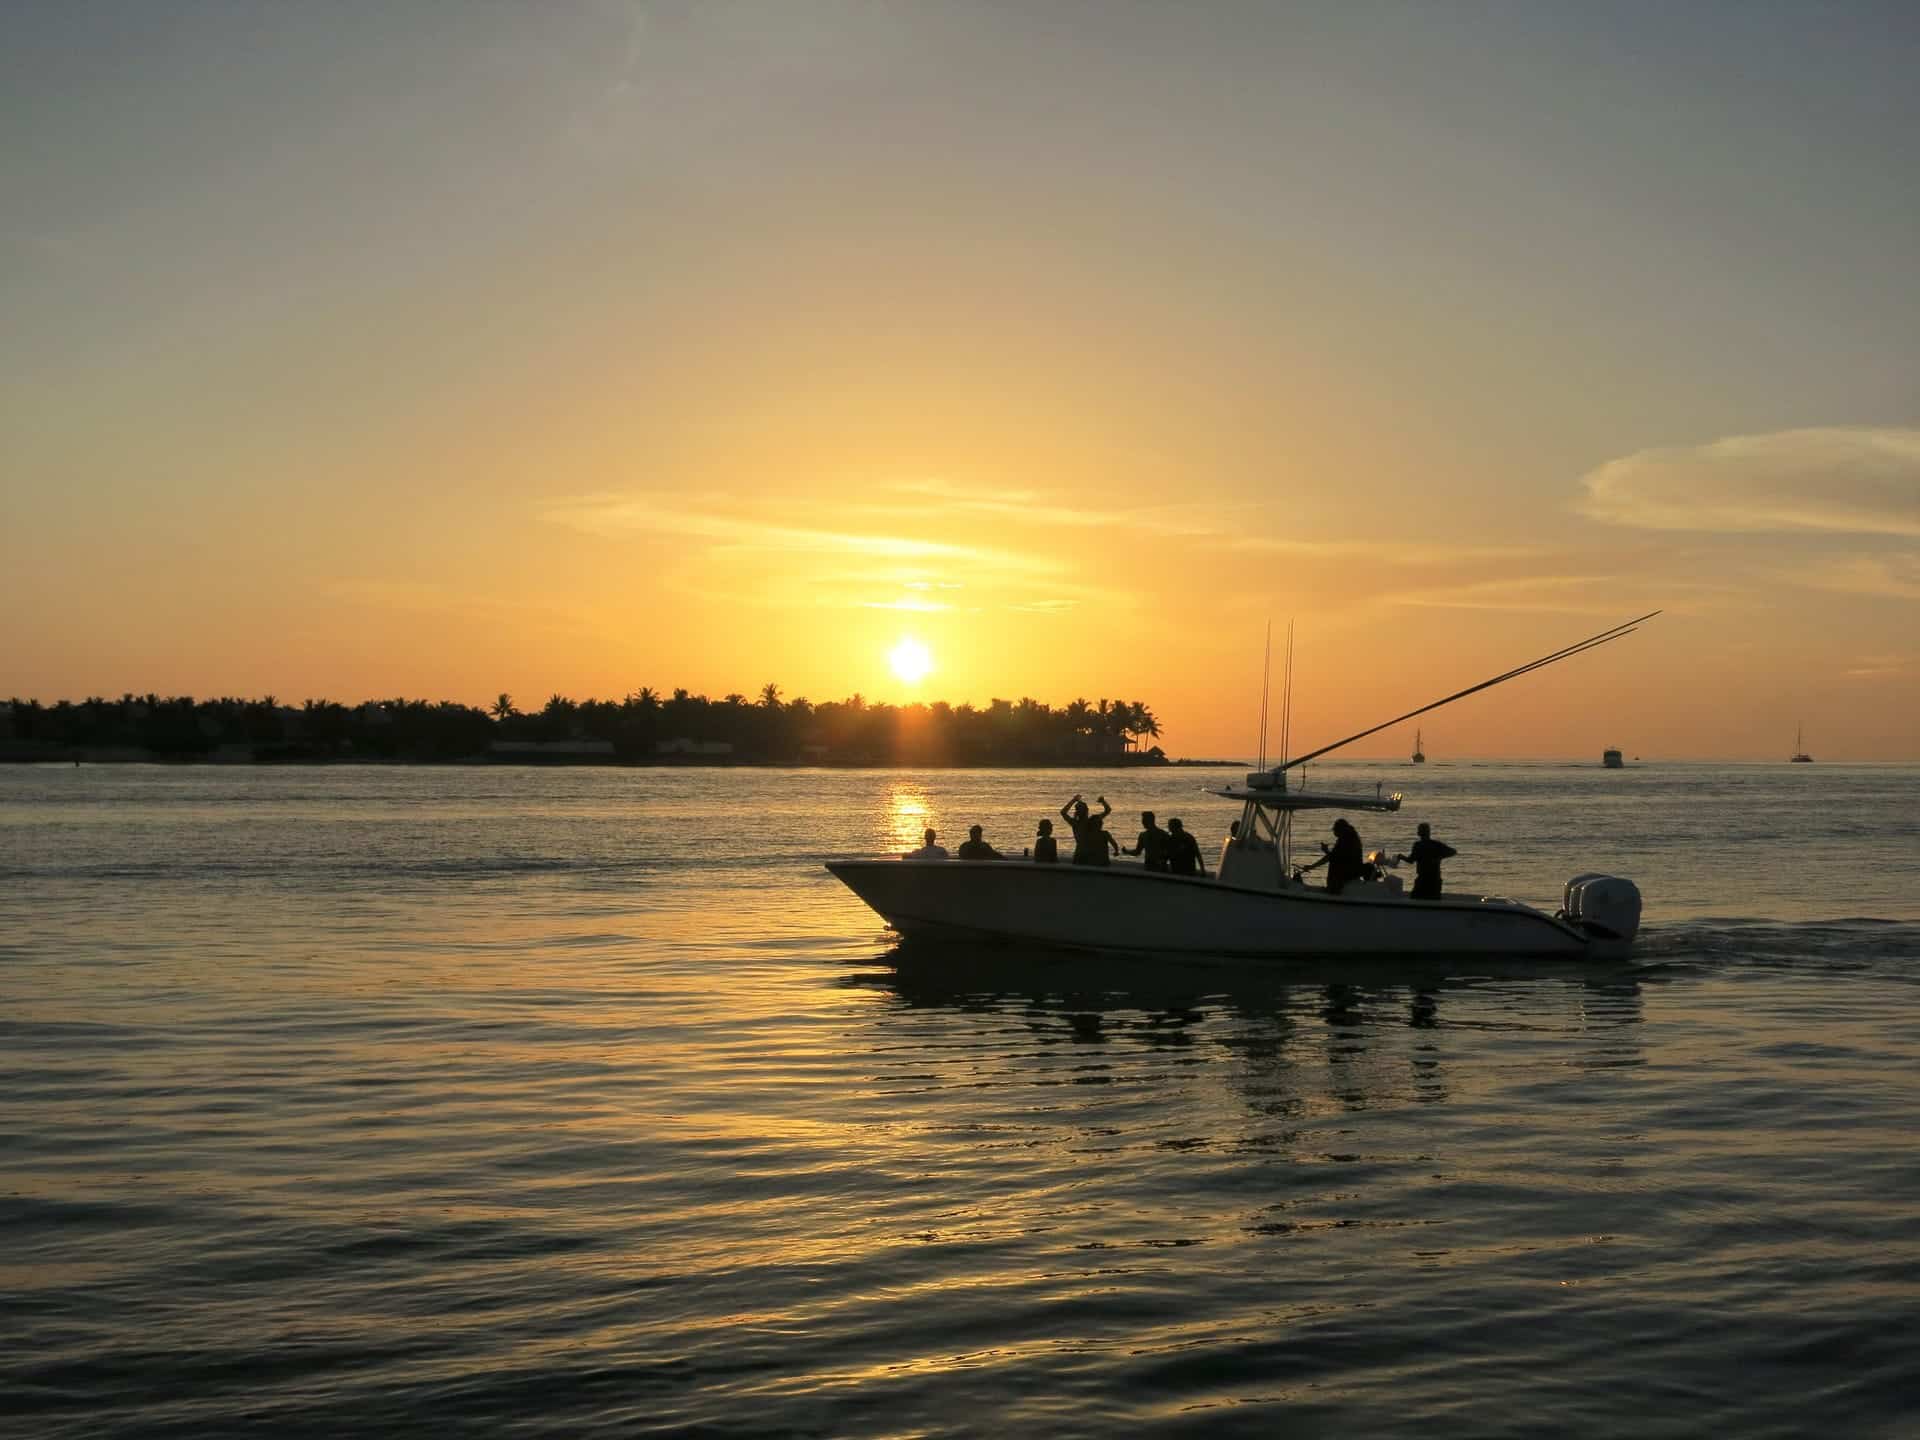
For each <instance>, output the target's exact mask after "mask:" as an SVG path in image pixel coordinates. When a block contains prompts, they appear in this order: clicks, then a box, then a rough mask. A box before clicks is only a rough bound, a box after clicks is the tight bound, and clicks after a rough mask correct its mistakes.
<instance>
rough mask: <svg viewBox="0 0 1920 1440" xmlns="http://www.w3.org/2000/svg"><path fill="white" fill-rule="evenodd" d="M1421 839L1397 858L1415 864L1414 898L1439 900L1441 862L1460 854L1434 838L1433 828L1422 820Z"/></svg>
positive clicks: (1420, 826) (1420, 825) (1419, 828)
mask: <svg viewBox="0 0 1920 1440" xmlns="http://www.w3.org/2000/svg"><path fill="white" fill-rule="evenodd" d="M1418 830H1419V835H1420V838H1419V839H1418V840H1416V841H1414V842H1413V848H1412V849H1410V850H1408V851H1407V853H1406V854H1404V855H1401V856H1399V857H1397V858H1399V859H1401V860H1411V861H1412V862H1413V898H1414V899H1416V900H1438V899H1439V898H1440V862H1441V861H1442V860H1451V859H1452V858H1453V857H1454V856H1456V855H1458V854H1459V853H1460V852H1459V851H1458V850H1456V849H1454V848H1453V847H1452V846H1451V845H1444V844H1442V843H1441V842H1440V841H1438V840H1436V839H1434V838H1433V827H1432V826H1431V825H1429V824H1427V822H1426V821H1424V820H1422V821H1421V822H1420V824H1419V827H1418Z"/></svg>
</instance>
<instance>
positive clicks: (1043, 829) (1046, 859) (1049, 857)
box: [1033, 820, 1060, 865]
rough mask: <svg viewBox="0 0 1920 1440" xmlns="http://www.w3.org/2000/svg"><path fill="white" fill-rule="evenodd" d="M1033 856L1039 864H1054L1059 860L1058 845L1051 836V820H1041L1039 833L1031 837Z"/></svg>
mask: <svg viewBox="0 0 1920 1440" xmlns="http://www.w3.org/2000/svg"><path fill="white" fill-rule="evenodd" d="M1033 858H1034V860H1035V861H1036V862H1037V863H1038V864H1041V865H1055V864H1058V863H1059V860H1060V846H1059V844H1058V842H1056V841H1055V840H1054V838H1053V821H1051V820H1042V821H1041V822H1040V830H1039V833H1038V834H1036V835H1035V836H1034V837H1033Z"/></svg>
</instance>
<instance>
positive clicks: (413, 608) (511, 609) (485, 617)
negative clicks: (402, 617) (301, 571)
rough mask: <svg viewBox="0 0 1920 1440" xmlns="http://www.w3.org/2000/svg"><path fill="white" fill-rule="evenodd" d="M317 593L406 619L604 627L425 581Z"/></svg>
mask: <svg viewBox="0 0 1920 1440" xmlns="http://www.w3.org/2000/svg"><path fill="white" fill-rule="evenodd" d="M322 588H323V590H324V591H325V593H326V594H327V595H329V596H331V597H332V598H333V599H335V600H338V601H342V602H345V603H346V604H350V605H365V606H369V607H370V608H372V609H376V610H386V611H393V612H399V613H402V614H408V615H441V616H448V617H451V618H454V619H458V620H468V621H475V622H479V623H483V624H488V625H499V626H504V627H508V628H514V627H524V626H528V625H534V626H539V627H542V628H545V629H549V630H567V631H584V632H589V633H596V632H598V631H600V630H602V629H603V628H604V627H603V625H602V624H601V622H600V621H598V620H596V619H594V618H593V617H591V616H588V615H584V614H579V613H576V612H572V611H567V610H556V609H553V608H551V607H543V606H539V605H528V604H525V603H523V602H521V601H519V600H511V601H509V600H502V599H500V598H498V597H497V596H492V595H477V594H472V593H470V592H466V591H462V590H458V589H455V588H453V587H451V586H446V585H437V584H434V583H432V582H430V581H420V580H373V579H360V580H334V581H331V582H329V583H328V584H326V585H325V586H324V587H322Z"/></svg>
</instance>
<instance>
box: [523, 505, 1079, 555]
mask: <svg viewBox="0 0 1920 1440" xmlns="http://www.w3.org/2000/svg"><path fill="white" fill-rule="evenodd" d="M543 518H545V519H546V520H548V521H550V522H552V523H554V524H559V525H566V526H570V527H572V528H574V529H577V530H584V531H587V532H588V533H590V534H595V535H603V536H621V535H640V534H654V535H678V536H684V537H686V538H689V539H699V540H708V541H712V542H713V543H714V545H716V546H724V547H726V548H729V549H737V550H761V551H786V552H792V553H806V554H825V555H868V556H874V557H878V558H884V559H891V560H928V561H945V562H949V563H973V564H988V565H992V566H994V567H996V568H998V569H1002V570H1015V571H1024V572H1032V573H1041V574H1044V573H1048V572H1051V571H1056V570H1058V569H1060V568H1061V567H1060V565H1059V563H1058V562H1057V561H1054V560H1052V559H1050V558H1048V557H1046V556H1040V555H1026V554H1022V553H1020V552H1018V551H1013V550H1003V549H995V548H989V547H982V546H976V545H961V544H956V543H954V542H951V541H946V540H927V539H922V538H919V537H916V536H911V535H880V534H870V533H867V532H864V531H858V530H825V529H816V528H813V527H810V526H802V525H786V524H777V523H769V522H768V521H765V520H761V519H757V518H754V517H752V516H748V515H733V514H727V513H724V512H721V511H718V510H694V509H684V508H680V507H679V506H677V505H675V504H672V503H665V504H663V503H661V502H660V501H658V500H655V499H653V498H650V497H640V496H631V495H587V496H580V497H577V498H574V499H571V500H564V501H560V502H557V503H555V504H553V505H550V506H549V507H548V508H547V509H546V511H545V512H544V516H543Z"/></svg>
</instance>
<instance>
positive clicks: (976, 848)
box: [960, 825, 1000, 860]
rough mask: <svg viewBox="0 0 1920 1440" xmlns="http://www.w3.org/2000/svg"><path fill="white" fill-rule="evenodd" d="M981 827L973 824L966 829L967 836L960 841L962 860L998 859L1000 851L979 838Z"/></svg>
mask: <svg viewBox="0 0 1920 1440" xmlns="http://www.w3.org/2000/svg"><path fill="white" fill-rule="evenodd" d="M982 833H983V832H982V830H981V827H980V826H978V825H975V826H974V827H972V828H971V829H970V830H968V831H967V838H966V839H964V840H962V841H961V842H960V858H961V859H962V860H998V859H999V858H1000V852H999V851H998V850H996V849H994V848H993V846H991V845H989V844H987V842H986V841H984V840H982V839H981V838H980V836H981V834H982Z"/></svg>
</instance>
